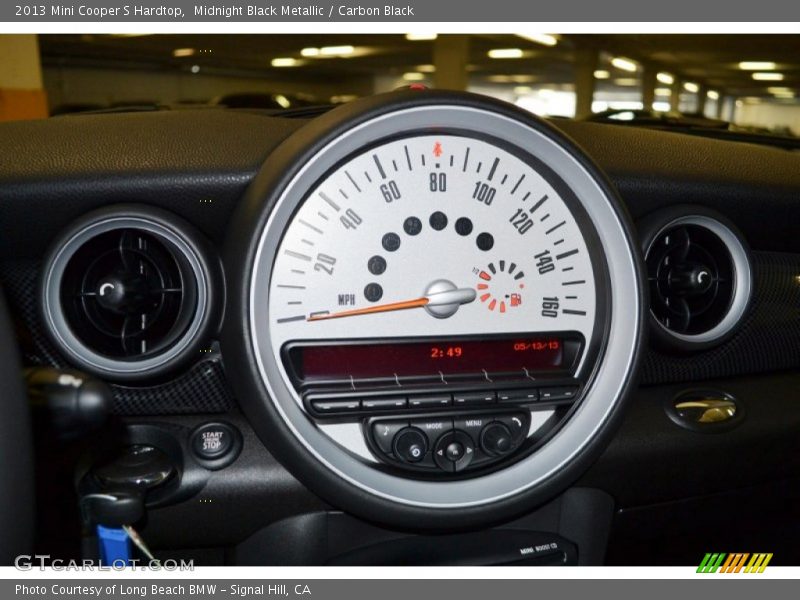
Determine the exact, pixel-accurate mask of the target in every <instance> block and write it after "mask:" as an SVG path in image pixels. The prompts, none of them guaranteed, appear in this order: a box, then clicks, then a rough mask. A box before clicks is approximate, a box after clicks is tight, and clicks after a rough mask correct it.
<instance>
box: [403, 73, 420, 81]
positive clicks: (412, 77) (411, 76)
mask: <svg viewBox="0 0 800 600" xmlns="http://www.w3.org/2000/svg"><path fill="white" fill-rule="evenodd" d="M403 79H405V80H406V81H422V80H423V79H425V75H423V74H422V73H415V72H413V71H412V72H410V73H403Z"/></svg>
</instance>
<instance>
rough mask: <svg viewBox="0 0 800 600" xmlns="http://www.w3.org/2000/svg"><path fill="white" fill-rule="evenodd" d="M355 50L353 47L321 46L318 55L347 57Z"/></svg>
mask: <svg viewBox="0 0 800 600" xmlns="http://www.w3.org/2000/svg"><path fill="white" fill-rule="evenodd" d="M355 50H356V49H355V48H354V47H353V46H323V47H322V48H320V49H319V53H320V55H321V56H348V55H350V54H352V53H353V52H355Z"/></svg>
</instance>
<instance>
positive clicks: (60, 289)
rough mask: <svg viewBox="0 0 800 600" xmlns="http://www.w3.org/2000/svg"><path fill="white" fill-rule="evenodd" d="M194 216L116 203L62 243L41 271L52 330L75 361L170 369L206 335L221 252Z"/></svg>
mask: <svg viewBox="0 0 800 600" xmlns="http://www.w3.org/2000/svg"><path fill="white" fill-rule="evenodd" d="M209 255H210V251H209V248H208V246H207V243H206V242H205V241H204V240H202V239H201V237H200V236H199V234H198V233H197V232H196V231H195V230H194V229H193V228H192V227H191V226H190V225H189V224H188V223H186V222H184V221H183V220H181V219H179V218H177V217H175V216H174V215H171V214H169V213H167V212H164V211H161V210H157V209H153V208H150V207H140V206H117V207H113V208H110V209H104V210H101V211H98V212H95V213H91V214H90V215H87V216H86V217H85V218H83V219H80V220H79V221H78V222H76V223H74V224H73V225H72V226H70V227H69V228H68V230H67V231H66V232H65V233H64V234H63V235H62V236H61V237H60V238H59V239H58V240H57V241H56V242H55V243H54V245H53V247H52V249H51V251H50V254H49V256H48V258H47V260H46V262H45V268H44V270H43V274H42V294H41V297H42V306H43V317H44V323H45V327H46V329H47V331H48V332H49V334H50V335H51V337H52V339H53V340H54V341H55V343H56V344H58V346H59V347H60V348H61V349H62V350H63V351H64V353H65V354H66V356H67V357H68V358H69V359H70V360H71V362H73V363H75V364H76V365H77V366H79V367H81V368H83V369H85V370H87V371H90V372H93V373H96V374H99V375H102V376H105V377H108V378H112V379H122V380H135V379H142V378H145V377H153V376H156V375H160V374H163V373H164V372H166V371H168V370H169V369H171V368H173V367H175V366H177V365H178V364H179V363H181V362H183V361H184V360H185V359H188V358H190V357H192V356H196V355H197V353H198V352H199V350H200V347H201V346H202V345H203V344H204V343H206V342H207V341H208V339H207V336H208V334H209V329H210V327H211V325H212V323H214V320H215V313H216V301H215V299H214V294H213V293H212V291H213V289H214V288H215V287H217V286H215V285H213V284H214V282H215V281H216V280H218V278H219V277H220V273H219V267H218V266H217V267H214V266H212V265H218V261H211V260H209V258H208V257H209Z"/></svg>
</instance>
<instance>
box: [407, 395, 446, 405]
mask: <svg viewBox="0 0 800 600" xmlns="http://www.w3.org/2000/svg"><path fill="white" fill-rule="evenodd" d="M452 403H453V399H452V397H451V396H450V394H437V395H433V396H412V397H411V398H409V399H408V406H409V407H411V408H447V407H448V406H450V405H451V404H452Z"/></svg>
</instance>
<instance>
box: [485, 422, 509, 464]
mask: <svg viewBox="0 0 800 600" xmlns="http://www.w3.org/2000/svg"><path fill="white" fill-rule="evenodd" d="M481 448H482V449H483V451H484V452H485V453H486V454H489V455H491V456H502V455H504V454H508V453H509V452H511V451H512V450H513V449H514V441H513V437H512V435H511V431H509V429H508V427H506V426H505V425H503V424H502V423H489V424H488V425H487V426H486V427H484V428H483V431H481Z"/></svg>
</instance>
